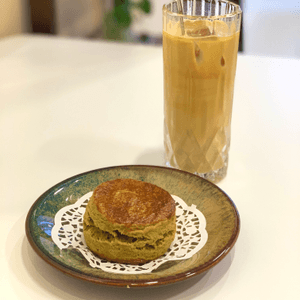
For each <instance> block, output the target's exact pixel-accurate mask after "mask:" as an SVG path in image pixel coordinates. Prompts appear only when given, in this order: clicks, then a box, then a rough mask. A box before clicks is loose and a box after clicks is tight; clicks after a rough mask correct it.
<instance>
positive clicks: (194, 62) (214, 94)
mask: <svg viewBox="0 0 300 300" xmlns="http://www.w3.org/2000/svg"><path fill="white" fill-rule="evenodd" d="M188 2H192V1H188ZM166 10H167V8H165V10H164V30H163V59H164V114H165V124H164V126H165V128H164V135H165V136H164V143H165V159H166V163H167V165H169V166H172V167H176V168H179V169H181V170H185V171H188V172H191V173H195V174H198V175H200V176H203V177H206V178H208V179H210V180H212V181H215V182H217V181H219V180H220V179H222V178H223V177H224V176H225V175H226V171H227V163H228V151H229V145H230V123H231V112H232V98H233V89H234V78H235V71H236V62H237V51H238V44H239V26H237V24H236V22H230V23H226V22H225V21H222V20H219V19H213V18H210V19H205V18H199V19H197V18H188V17H187V18H183V17H181V18H173V17H167V16H166V15H167V12H166ZM238 25H239V24H238Z"/></svg>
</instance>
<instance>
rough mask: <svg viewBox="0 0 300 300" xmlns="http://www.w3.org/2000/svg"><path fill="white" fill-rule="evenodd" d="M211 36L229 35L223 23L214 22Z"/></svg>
mask: <svg viewBox="0 0 300 300" xmlns="http://www.w3.org/2000/svg"><path fill="white" fill-rule="evenodd" d="M213 34H214V35H216V36H228V35H230V31H229V27H228V26H227V24H226V23H225V22H223V21H220V20H215V21H214V25H213Z"/></svg>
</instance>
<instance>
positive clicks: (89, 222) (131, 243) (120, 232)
mask: <svg viewBox="0 0 300 300" xmlns="http://www.w3.org/2000/svg"><path fill="white" fill-rule="evenodd" d="M175 232H176V214H175V201H174V199H173V198H172V197H171V195H170V194H169V193H168V192H167V191H165V190H164V189H162V188H160V187H158V186H156V185H154V184H151V183H146V182H143V181H138V180H133V179H116V180H111V181H107V182H104V183H102V184H100V185H99V186H97V187H96V189H95V190H94V192H93V195H92V197H91V198H90V200H89V202H88V205H87V207H86V212H85V214H84V220H83V233H84V238H85V241H86V244H87V246H88V247H89V248H90V250H91V251H92V252H94V253H95V254H96V255H98V256H99V257H101V258H105V259H106V260H109V261H112V262H119V263H130V264H142V263H146V262H148V261H150V260H154V259H156V258H158V257H160V256H161V255H163V254H164V253H165V252H166V251H167V250H168V248H169V247H170V245H171V243H172V241H173V240H174V237H175Z"/></svg>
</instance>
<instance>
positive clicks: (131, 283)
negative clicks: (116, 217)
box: [25, 165, 241, 287]
mask: <svg viewBox="0 0 300 300" xmlns="http://www.w3.org/2000/svg"><path fill="white" fill-rule="evenodd" d="M117 168H154V169H163V170H172V171H173V172H174V171H175V172H180V173H185V174H187V175H188V176H192V177H193V176H195V177H197V178H199V179H200V180H204V181H205V182H208V183H209V184H211V185H212V186H213V187H215V188H217V189H218V190H219V191H220V192H221V193H222V194H223V195H224V196H225V198H227V201H228V202H229V204H230V205H231V206H232V207H233V210H234V213H235V222H236V224H235V228H234V231H233V233H232V235H231V237H230V239H229V241H228V242H227V244H226V245H225V246H224V247H223V248H222V249H221V250H220V251H219V252H218V254H217V255H215V257H214V258H212V259H210V260H209V261H208V262H206V263H205V264H203V265H200V266H198V267H194V268H192V269H189V270H187V271H184V272H181V273H178V274H176V275H170V276H165V277H162V278H155V279H151V278H150V279H138V280H126V279H111V278H101V277H95V276H92V275H86V274H83V273H82V272H80V271H79V270H74V269H73V268H71V267H65V266H64V265H61V264H59V263H58V262H56V261H55V260H54V259H53V257H52V256H50V255H49V256H48V255H46V254H45V253H44V252H43V251H42V250H41V249H40V247H39V246H38V245H37V244H36V243H35V241H34V239H33V236H32V234H31V226H30V224H31V222H30V221H31V217H32V215H33V212H34V210H35V209H36V207H37V206H38V205H39V203H40V202H41V201H42V200H43V199H44V198H45V197H46V196H47V195H48V194H49V193H50V192H51V191H52V190H53V189H55V188H56V187H58V186H60V185H63V184H65V183H67V182H69V181H71V180H73V179H75V178H77V177H80V176H84V175H87V174H90V173H95V172H99V171H103V170H109V169H117ZM240 223H241V221H240V214H239V212H238V210H237V207H236V205H235V203H234V202H233V201H232V199H231V198H230V197H229V196H228V195H227V194H226V193H225V192H224V191H223V190H222V189H221V188H220V187H218V186H217V185H216V184H214V183H212V182H210V181H208V180H206V179H204V178H202V177H199V176H197V175H195V174H192V173H189V172H186V171H183V170H179V169H175V168H170V167H164V166H156V165H118V166H109V167H104V168H97V169H93V170H90V171H86V172H82V173H79V174H77V175H73V176H71V177H69V178H67V179H64V180H62V181H60V182H58V183H56V184H55V185H53V186H52V187H50V188H49V189H47V190H46V191H45V192H44V193H42V194H41V195H40V196H39V197H38V198H37V199H36V200H35V201H34V203H33V204H32V205H31V207H30V209H29V211H28V213H27V216H26V221H25V232H26V236H27V240H28V241H29V244H30V245H31V247H32V248H33V250H34V251H35V252H36V254H38V256H39V257H40V258H42V259H43V260H44V261H45V262H46V263H48V264H49V265H51V266H52V267H54V268H55V269H57V270H59V271H61V272H62V273H64V274H66V275H69V276H71V277H75V278H77V279H82V280H85V281H88V282H92V283H95V284H102V285H108V286H115V287H152V286H160V285H167V284H171V283H176V282H179V281H183V280H186V279H189V278H192V277H194V276H197V275H199V274H202V273H204V272H206V271H208V270H209V269H211V268H212V267H214V266H215V265H216V264H218V263H219V262H220V261H221V260H223V259H224V258H225V257H226V256H227V254H228V253H229V252H230V251H231V250H232V248H233V246H234V245H235V243H236V241H237V239H238V236H239V233H240Z"/></svg>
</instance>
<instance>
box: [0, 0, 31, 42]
mask: <svg viewBox="0 0 300 300" xmlns="http://www.w3.org/2000/svg"><path fill="white" fill-rule="evenodd" d="M27 7H28V6H27V0H0V38H1V37H5V36H9V35H13V34H18V33H22V32H26V31H27V29H28V23H27V21H28V13H27V12H28V8H27Z"/></svg>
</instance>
